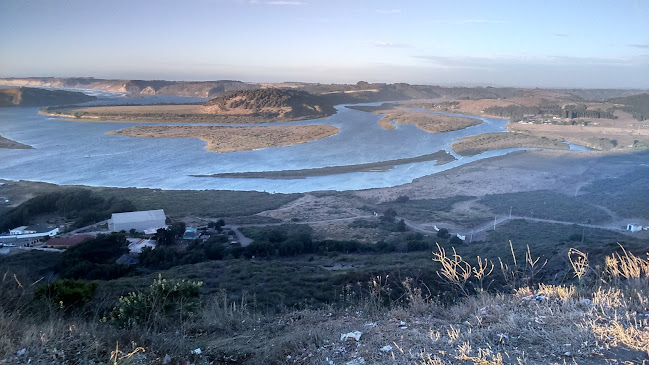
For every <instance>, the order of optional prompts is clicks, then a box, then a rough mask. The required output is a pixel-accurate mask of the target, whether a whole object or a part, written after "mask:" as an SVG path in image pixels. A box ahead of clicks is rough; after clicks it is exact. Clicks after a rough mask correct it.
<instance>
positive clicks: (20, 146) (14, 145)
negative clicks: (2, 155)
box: [0, 136, 33, 149]
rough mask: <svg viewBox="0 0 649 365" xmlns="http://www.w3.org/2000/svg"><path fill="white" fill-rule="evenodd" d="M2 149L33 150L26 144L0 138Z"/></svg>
mask: <svg viewBox="0 0 649 365" xmlns="http://www.w3.org/2000/svg"><path fill="white" fill-rule="evenodd" d="M0 148H9V149H30V148H33V147H32V146H28V145H26V144H22V143H19V142H16V141H12V140H10V139H8V138H4V137H3V136H0Z"/></svg>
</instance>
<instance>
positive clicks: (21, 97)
mask: <svg viewBox="0 0 649 365" xmlns="http://www.w3.org/2000/svg"><path fill="white" fill-rule="evenodd" d="M96 99H97V98H96V97H94V96H90V95H86V94H84V93H80V92H76V91H64V90H46V89H38V88H31V87H19V88H11V89H0V107H10V106H46V105H63V104H77V103H85V102H87V101H92V100H96Z"/></svg>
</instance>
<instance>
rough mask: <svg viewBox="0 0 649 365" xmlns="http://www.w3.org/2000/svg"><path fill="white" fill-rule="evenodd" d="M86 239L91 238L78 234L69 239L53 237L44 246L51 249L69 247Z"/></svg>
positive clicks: (87, 235)
mask: <svg viewBox="0 0 649 365" xmlns="http://www.w3.org/2000/svg"><path fill="white" fill-rule="evenodd" d="M87 238H93V236H91V235H89V234H78V235H75V236H71V237H55V238H51V239H49V240H48V241H47V242H46V243H45V245H46V246H53V247H70V246H74V245H77V244H79V243H81V242H83V241H84V240H85V239H87Z"/></svg>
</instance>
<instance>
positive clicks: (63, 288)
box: [35, 279, 97, 312]
mask: <svg viewBox="0 0 649 365" xmlns="http://www.w3.org/2000/svg"><path fill="white" fill-rule="evenodd" d="M95 289H97V284H96V283H93V282H88V281H84V280H72V279H62V280H57V281H53V282H51V283H49V284H44V285H41V286H39V287H38V288H36V292H35V297H36V299H44V300H46V301H48V302H49V303H50V304H51V305H54V306H58V307H59V308H61V309H63V310H64V311H65V312H70V311H72V310H74V309H77V308H80V307H82V306H83V305H84V304H86V303H87V302H88V301H89V300H90V299H92V297H93V295H94V294H95Z"/></svg>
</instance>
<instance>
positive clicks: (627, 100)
mask: <svg viewBox="0 0 649 365" xmlns="http://www.w3.org/2000/svg"><path fill="white" fill-rule="evenodd" d="M610 102H612V103H615V104H616V105H617V104H623V105H624V106H623V107H621V108H620V109H622V110H624V111H625V112H627V113H630V114H631V115H633V118H635V119H637V120H639V121H644V120H647V119H648V118H649V93H644V94H640V95H631V96H625V97H621V98H615V99H611V100H610Z"/></svg>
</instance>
